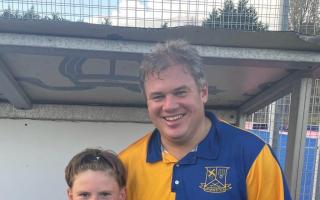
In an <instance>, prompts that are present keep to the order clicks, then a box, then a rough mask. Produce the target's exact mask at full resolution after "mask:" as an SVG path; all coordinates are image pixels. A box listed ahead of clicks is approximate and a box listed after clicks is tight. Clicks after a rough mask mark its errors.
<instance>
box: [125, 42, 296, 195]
mask: <svg viewBox="0 0 320 200" xmlns="http://www.w3.org/2000/svg"><path fill="white" fill-rule="evenodd" d="M140 81H141V87H142V90H143V92H144V95H145V98H146V101H147V106H148V112H149V116H150V119H151V121H152V122H153V124H154V125H155V127H156V129H155V130H154V131H153V132H152V133H149V134H147V135H146V136H144V137H143V138H141V139H140V140H138V141H137V142H135V143H134V144H132V145H130V146H129V147H128V148H127V149H125V150H124V151H123V152H121V154H120V158H121V159H122V161H123V163H124V165H125V167H126V168H127V173H128V177H127V197H128V198H127V199H128V200H198V199H199V200H207V199H223V200H229V199H230V200H231V199H232V200H235V199H254V200H257V199H258V200H259V199H260V200H261V199H268V200H281V199H286V200H287V199H290V196H289V192H288V188H287V185H286V182H285V179H284V176H283V173H282V171H281V168H280V166H279V164H278V162H277V160H276V158H275V157H274V155H273V153H272V151H271V149H270V147H269V146H268V145H267V144H265V143H264V142H263V141H262V140H261V139H259V138H258V137H256V136H255V135H253V134H251V133H249V132H246V131H244V130H241V129H238V128H236V127H233V126H231V125H229V124H227V123H225V122H222V121H219V120H218V119H217V118H216V117H215V115H214V114H213V113H211V112H206V111H205V109H204V105H205V103H206V102H207V100H208V85H207V82H206V80H205V77H204V72H203V64H202V62H201V59H200V56H199V55H198V53H197V51H196V50H195V49H193V48H192V47H191V46H190V45H188V44H187V43H186V42H184V41H171V42H167V43H165V44H162V45H158V47H157V48H156V49H155V51H154V52H153V53H151V54H150V55H147V56H146V57H145V59H144V61H143V62H142V65H141V69H140Z"/></svg>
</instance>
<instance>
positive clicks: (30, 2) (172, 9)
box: [0, 0, 283, 29]
mask: <svg viewBox="0 0 320 200" xmlns="http://www.w3.org/2000/svg"><path fill="white" fill-rule="evenodd" d="M280 1H281V2H282V1H283V0H249V3H252V4H254V5H255V6H254V7H255V9H256V11H257V12H258V14H259V20H261V21H262V22H264V23H267V24H269V27H270V28H272V29H274V28H273V26H275V25H278V24H279V11H280ZM223 2H224V0H145V1H142V0H37V1H35V0H2V1H1V3H0V11H1V10H4V9H7V8H8V7H10V8H11V10H20V11H26V10H28V9H30V7H31V6H34V9H35V11H36V12H39V13H42V14H43V15H47V16H50V15H51V13H53V12H54V13H57V14H59V15H60V16H62V17H64V18H66V19H68V20H71V21H79V20H82V21H84V22H89V23H102V22H103V21H104V20H103V18H104V17H108V18H109V20H110V21H111V22H112V25H118V26H136V27H160V26H161V25H163V24H164V23H167V25H168V26H183V25H201V22H202V21H203V20H204V19H205V18H206V17H207V16H208V15H209V14H210V13H211V11H212V9H213V8H216V9H218V8H222V7H223ZM237 2H238V0H234V3H235V4H237ZM267 8H268V9H267Z"/></svg>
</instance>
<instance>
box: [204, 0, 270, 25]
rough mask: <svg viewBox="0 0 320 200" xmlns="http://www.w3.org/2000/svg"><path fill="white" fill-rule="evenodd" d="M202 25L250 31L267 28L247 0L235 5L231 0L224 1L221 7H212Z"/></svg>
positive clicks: (241, 0)
mask: <svg viewBox="0 0 320 200" xmlns="http://www.w3.org/2000/svg"><path fill="white" fill-rule="evenodd" d="M202 26H204V27H210V28H224V29H240V30H250V31H265V30H267V29H268V26H267V25H264V24H263V23H262V22H261V21H259V20H258V14H257V12H256V10H255V8H254V7H252V6H250V7H249V6H248V0H240V1H239V3H238V6H237V7H235V5H234V3H233V1H232V0H226V1H225V2H224V6H223V9H218V10H217V9H215V8H214V9H213V10H212V12H211V13H210V15H209V17H208V18H207V19H205V20H204V21H203V22H202Z"/></svg>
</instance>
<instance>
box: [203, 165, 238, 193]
mask: <svg viewBox="0 0 320 200" xmlns="http://www.w3.org/2000/svg"><path fill="white" fill-rule="evenodd" d="M205 168H206V180H205V182H204V183H200V185H199V187H200V188H201V189H203V190H204V191H205V192H210V193H222V192H226V191H227V190H230V189H231V188H232V187H231V184H229V183H227V175H228V169H229V168H230V167H205Z"/></svg>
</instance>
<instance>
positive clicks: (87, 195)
mask: <svg viewBox="0 0 320 200" xmlns="http://www.w3.org/2000/svg"><path fill="white" fill-rule="evenodd" d="M79 196H80V197H81V198H87V197H89V196H90V194H89V193H88V192H82V193H80V194H79Z"/></svg>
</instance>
